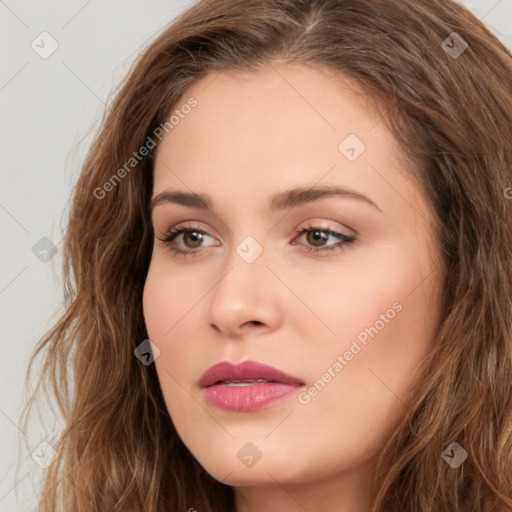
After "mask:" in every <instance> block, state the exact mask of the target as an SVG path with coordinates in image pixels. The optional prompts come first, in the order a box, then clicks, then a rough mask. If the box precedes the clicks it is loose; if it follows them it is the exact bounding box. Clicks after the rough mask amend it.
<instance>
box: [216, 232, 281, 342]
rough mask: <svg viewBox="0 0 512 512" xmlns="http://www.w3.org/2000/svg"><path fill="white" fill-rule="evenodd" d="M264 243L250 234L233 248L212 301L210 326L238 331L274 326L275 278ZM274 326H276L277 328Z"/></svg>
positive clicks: (276, 302)
mask: <svg viewBox="0 0 512 512" xmlns="http://www.w3.org/2000/svg"><path fill="white" fill-rule="evenodd" d="M267 256H268V254H267V252H266V251H265V250H264V248H263V243H260V242H259V241H258V240H256V237H254V236H251V235H248V236H245V237H244V238H242V240H241V241H240V242H238V243H236V244H234V245H233V247H232V250H231V253H230V254H229V256H227V257H226V259H225V261H224V262H223V265H222V271H221V272H220V275H221V277H220V278H219V280H218V281H217V284H216V285H215V286H214V288H213V290H212V294H211V295H210V300H209V306H208V309H209V315H210V319H209V321H210V324H214V325H216V326H217V327H218V328H219V329H220V330H222V331H226V332H227V331H236V329H238V328H239V327H240V326H241V325H243V324H246V323H247V322H258V323H259V324H266V325H267V326H270V325H274V324H275V323H276V321H277V319H278V316H279V314H278V311H277V309H276V308H278V302H279V301H277V300H276V297H275V292H276V287H275V286H271V283H270V282H269V280H272V279H275V277H274V276H273V274H272V272H270V270H269V269H268V268H267V263H268V258H267ZM274 326H275V325H274Z"/></svg>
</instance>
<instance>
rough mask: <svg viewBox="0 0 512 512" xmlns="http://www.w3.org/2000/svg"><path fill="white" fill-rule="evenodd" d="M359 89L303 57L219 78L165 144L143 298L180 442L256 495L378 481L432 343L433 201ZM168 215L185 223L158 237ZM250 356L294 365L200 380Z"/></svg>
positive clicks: (203, 85)
mask: <svg viewBox="0 0 512 512" xmlns="http://www.w3.org/2000/svg"><path fill="white" fill-rule="evenodd" d="M190 98H195V100H196V101H197V104H195V102H193V100H190ZM361 98H362V97H358V96H355V95H354V94H353V93H351V92H350V91H349V89H348V88H347V83H346V82H345V81H344V80H342V79H341V78H339V77H338V78H334V77H333V76H331V75H328V74H327V73H326V74H324V73H322V72H320V71H317V70H313V69H312V68H307V67H302V66H291V65H285V64H279V65H278V64H273V65H272V67H270V66H269V67H266V68H265V69H264V70H262V71H260V72H257V73H250V74H234V73H233V74H232V73H226V74H220V75H215V76H214V75H209V76H207V77H206V78H204V79H202V80H201V81H199V82H196V83H195V84H194V85H193V87H191V88H190V89H189V90H188V91H187V93H186V94H185V95H184V97H183V99H182V100H181V101H180V103H179V104H178V105H177V106H176V107H175V109H177V110H179V115H178V117H176V118H175V119H174V122H173V128H172V129H171V130H169V132H168V133H165V135H164V137H163V139H162V141H161V144H160V146H159V149H158V153H157V157H156V160H155V167H154V190H153V198H156V197H157V196H159V198H160V199H159V200H158V201H157V202H156V204H155V205H154V207H153V210H152V222H153V226H154V231H155V242H154V248H153V255H152V259H151V264H150V267H149V272H148V275H147V280H146V283H145V288H144V299H143V302H144V304H143V306H144V316H145V322H146V326H147V332H148V336H149V338H150V339H151V341H152V342H153V343H154V344H155V345H156V346H157V347H158V348H159V350H160V355H159V356H158V357H157V358H156V360H155V364H156V370H157V373H158V377H159V380H160V385H161V388H162V392H163V395H164V398H165V401H166V404H167V408H168V410H169V413H170V416H171V418H172V421H173V423H174V425H175V427H176V430H177V432H178V434H179V435H180V437H181V439H182V440H183V442H184V443H185V445H186V446H187V447H188V449H189V450H190V451H191V453H192V454H193V455H194V456H195V457H196V459H197V460H198V461H199V462H200V464H201V465H202V466H203V467H204V468H205V469H206V470H207V471H208V472H209V473H210V474H211V475H212V476H213V477H215V478H216V479H217V480H220V481H223V482H225V483H227V484H229V485H234V486H237V487H240V488H246V492H247V493H248V494H247V495H249V494H250V492H251V490H250V489H249V488H250V487H251V486H252V489H254V486H262V485H267V484H268V485H275V484H276V483H279V484H281V485H284V484H289V485H290V486H292V484H301V485H300V486H297V489H299V488H304V487H303V486H304V485H305V484H306V483H308V482H311V481H312V480H315V481H317V482H320V481H323V482H328V481H333V482H334V481H336V482H337V484H336V485H337V489H341V488H342V485H343V484H342V483H343V482H346V483H347V489H348V488H349V487H348V482H350V489H354V488H355V487H354V485H355V482H362V481H364V482H365V485H366V486H368V485H369V480H368V474H369V473H371V469H372V468H373V467H374V465H375V458H376V457H377V456H378V454H379V451H380V450H381V448H382V445H383V443H384V442H385V441H386V440H387V439H388V438H389V436H390V433H391V432H392V429H393V425H394V422H395V421H396V420H397V418H398V417H399V416H400V415H402V414H404V412H405V411H406V408H407V407H408V403H407V402H408V396H409V395H408V393H409V392H410V389H411V384H412V382H413V378H414V377H415V371H417V369H418V367H419V364H420V363H421V362H422V360H423V359H424V358H425V356H426V355H427V353H428V352H429V351H430V350H431V343H432V338H433V336H434V332H435V328H436V323H437V320H438V315H439V309H440V306H439V304H440V295H439V293H440V290H439V291H438V288H437V287H436V285H437V284H439V282H440V281H439V273H438V270H437V268H438V267H437V265H436V262H438V261H439V260H438V259H437V258H438V257H439V254H438V252H437V245H436V244H435V242H434V241H433V239H431V238H430V236H431V230H432V225H431V219H432V211H431V209H430V206H429V204H428V202H427V199H426V198H425V197H424V195H423V194H422V192H421V191H420V190H419V189H418V188H417V187H416V186H414V185H413V184H412V183H411V182H410V181H409V180H408V179H407V174H406V173H407V171H406V170H405V169H404V168H403V167H402V165H401V164H400V163H399V159H398V149H397V148H396V146H395V142H394V139H393V137H392V136H391V134H390V132H388V131H387V129H386V128H385V123H384V122H383V121H382V119H381V116H380V115H379V114H378V113H376V112H374V111H372V110H371V109H369V108H367V107H366V106H365V104H364V103H363V102H362V99H361ZM187 101H189V104H192V103H194V104H195V106H194V108H184V109H180V106H182V105H185V104H187ZM175 115H176V114H175ZM178 118H179V121H176V119H178ZM327 188H330V189H332V190H334V189H335V188H336V189H339V191H341V192H340V193H336V194H335V193H332V194H326V193H324V192H325V190H327ZM343 190H345V192H343ZM349 191H350V193H349ZM176 192H180V193H181V194H182V195H181V196H179V197H178V196H174V200H172V197H171V196H170V195H168V196H167V197H166V196H165V195H161V194H163V193H169V194H171V193H172V194H175V193H176ZM189 194H193V195H200V196H202V199H203V200H204V201H207V202H208V205H209V206H208V207H204V206H205V203H204V202H202V201H196V200H192V199H191V198H188V195H189ZM170 228H187V229H188V230H189V232H187V233H184V234H183V233H182V234H178V235H177V236H176V237H175V238H174V240H172V241H171V242H169V243H168V244H167V245H166V244H165V243H164V242H162V241H160V239H164V238H165V237H166V235H167V232H168V231H169V229H170ZM302 230H309V231H305V232H304V233H302V234H299V232H300V231H302ZM329 231H331V232H332V233H330V232H329ZM173 249H177V250H180V251H186V254H182V253H175V252H173ZM315 250H316V251H318V252H316V253H315V252H314V251H315ZM248 360H250V361H253V362H257V363H260V364H262V365H268V366H270V367H273V368H274V369H277V370H280V371H281V372H284V373H285V374H287V375H288V376H289V377H290V376H291V377H292V379H288V380H287V379H286V378H285V377H283V376H282V375H278V374H276V373H275V372H273V371H271V370H270V371H269V370H268V369H266V370H262V369H261V368H260V367H258V366H257V365H256V366H255V365H252V366H251V365H248V366H247V367H245V368H242V369H239V370H238V371H237V370H236V369H233V368H232V367H231V370H232V373H229V372H228V373H226V372H227V370H226V368H227V366H229V365H225V366H223V365H221V367H219V368H218V371H213V373H210V375H209V377H210V378H209V379H208V381H207V382H206V381H204V380H203V381H202V380H201V379H202V376H203V374H205V372H206V371H207V370H208V369H209V368H210V367H212V366H214V365H217V364H218V363H221V362H229V363H233V364H234V365H236V364H237V363H240V362H244V361H248ZM257 380H261V381H262V382H259V383H258V382H255V381H257ZM225 381H231V382H230V383H229V382H225ZM207 384H209V387H203V386H206V385H207ZM289 488H290V489H291V488H292V487H289ZM297 492H298V491H297Z"/></svg>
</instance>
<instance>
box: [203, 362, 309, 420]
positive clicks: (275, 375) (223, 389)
mask: <svg viewBox="0 0 512 512" xmlns="http://www.w3.org/2000/svg"><path fill="white" fill-rule="evenodd" d="M256 380H264V381H268V382H254V383H251V382H246V383H245V384H243V383H244V381H256ZM224 381H231V382H233V383H238V384H239V385H228V383H227V382H224ZM199 385H200V386H201V387H202V388H203V393H204V395H205V398H206V399H207V400H208V402H209V403H211V404H212V405H214V406H216V407H218V408H220V409H223V410H226V411H236V412H247V411H255V410H257V409H261V408H263V407H267V406H269V405H271V404H273V403H275V402H277V401H279V400H283V399H284V398H286V397H288V396H289V395H291V394H293V393H296V392H297V390H298V389H299V388H300V387H301V386H304V382H303V381H301V380H300V379H298V378H297V377H293V376H291V375H288V374H287V373H284V372H282V371H280V370H278V369H277V368H273V367H272V366H267V365H265V364H261V363H258V362H256V361H243V362H241V363H238V364H234V363H230V362H228V361H223V362H221V363H218V364H216V365H214V366H212V367H211V368H209V369H208V370H207V371H206V372H205V373H204V374H203V376H202V377H201V379H200V381H199Z"/></svg>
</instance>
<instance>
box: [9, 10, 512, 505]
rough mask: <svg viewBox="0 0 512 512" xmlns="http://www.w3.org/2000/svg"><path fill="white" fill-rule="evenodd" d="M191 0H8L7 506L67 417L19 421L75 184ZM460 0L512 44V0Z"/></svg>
mask: <svg viewBox="0 0 512 512" xmlns="http://www.w3.org/2000/svg"><path fill="white" fill-rule="evenodd" d="M193 3H194V2H192V1H191V0H187V1H184V0H151V1H150V2H140V1H135V0H123V1H122V2H121V0H117V1H113V0H110V1H105V0H102V1H100V0H72V1H68V2H56V1H46V2H36V1H35V0H31V1H27V0H5V1H4V0H1V1H0V39H1V44H2V47H3V48H4V50H3V51H2V66H1V69H0V106H1V112H0V119H1V124H0V126H1V146H0V151H1V162H2V167H1V169H2V173H1V180H2V186H1V189H0V225H1V228H2V238H3V243H2V253H1V254H2V265H1V266H0V308H1V311H2V316H1V322H2V324H1V332H2V333H3V335H2V342H1V343H2V345H1V357H0V365H1V369H0V432H1V433H2V435H1V436H0V510H1V511H2V512H20V511H30V510H34V508H35V505H36V490H37V487H36V486H37V484H38V482H39V480H40V478H41V476H42V472H43V471H44V468H43V467H41V464H39V463H37V462H36V460H37V457H35V456H34V453H37V449H38V447H39V446H41V443H44V442H45V441H46V440H47V439H49V438H50V437H51V436H52V435H54V434H55V433H56V432H57V431H58V429H59V427H61V426H62V425H61V424H60V422H59V421H58V419H55V417H54V416H52V415H51V414H50V413H49V411H48V410H47V409H46V408H43V409H42V411H41V421H40V423H37V422H34V424H31V425H32V426H31V431H29V432H24V431H22V429H21V426H20V421H19V420H20V412H21V409H22V406H23V404H24V400H25V394H24V377H25V372H26V368H27V364H28V359H29V355H30V353H31V351H32V349H33V347H34V346H35V344H36V343H37V341H38V340H39V339H40V337H41V336H42V335H43V334H44V332H45V331H46V330H47V329H48V328H49V327H50V325H51V323H52V321H53V320H55V319H56V318H57V312H59V311H61V309H60V303H61V301H62V289H61V283H60V265H61V262H62V259H61V252H62V251H61V250H60V249H61V247H62V235H63V231H64V230H65V227H66V226H65V219H66V217H65V214H66V213H67V211H68V209H67V204H68V203H67V201H68V197H69V194H70V191H71V187H72V185H73V183H74V182H75V181H76V178H77V176H78V173H79V171H80V165H81V162H82V160H83V157H84V155H85V152H86V150H87V147H88V145H89V143H90V141H91V138H92V135H93V133H94V131H95V129H96V128H97V126H98V122H99V119H100V115H101V113H102V111H103V109H104V106H105V102H106V100H107V97H108V94H109V93H110V91H111V89H112V87H113V86H114V85H116V84H117V83H118V82H119V80H120V79H121V78H122V76H123V75H124V73H125V72H126V71H127V69H128V67H129V65H130V64H131V63H132V61H133V60H134V58H135V57H136V55H137V53H138V52H139V51H140V50H141V49H142V48H143V47H144V46H145V45H146V44H147V43H148V42H150V41H151V39H152V38H153V37H154V36H155V35H156V34H157V33H158V32H160V30H161V29H163V28H164V26H165V25H167V23H168V22H170V21H171V20H172V19H174V18H175V17H176V16H177V15H178V14H179V13H180V12H182V11H183V10H185V9H187V8H188V7H189V6H190V5H192V4H193ZM461 3H462V4H463V5H464V6H466V7H467V8H469V9H470V10H471V11H472V12H473V13H474V14H475V15H476V16H477V17H478V18H479V19H481V20H482V21H483V22H484V23H485V24H486V25H487V26H488V27H489V28H490V30H491V31H492V32H493V33H494V34H496V35H497V36H498V37H499V38H500V39H501V41H502V42H503V43H504V44H505V45H506V46H507V47H509V48H511V49H512V0H464V1H462V2H461ZM25 444H27V445H28V446H29V448H30V449H29V450H27V449H26V448H25ZM18 461H19V465H18ZM43 465H44V464H43Z"/></svg>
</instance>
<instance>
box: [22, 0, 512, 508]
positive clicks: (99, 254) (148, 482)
mask: <svg viewBox="0 0 512 512" xmlns="http://www.w3.org/2000/svg"><path fill="white" fill-rule="evenodd" d="M454 31H455V32H457V33H458V34H459V35H460V36H461V37H462V38H463V39H464V40H465V41H466V42H467V44H468V48H467V49H466V50H465V51H464V52H463V53H462V54H460V55H459V56H455V55H453V54H450V52H449V51H448V49H449V48H447V46H446V43H443V41H449V43H450V44H448V47H453V46H454V43H453V42H452V41H453V39H447V38H449V37H453V36H451V34H452V32H454ZM276 60H280V61H285V62H290V63H291V62H294V63H300V64H303V65H307V66H311V67H318V68H323V69H328V70H331V71H334V72H336V73H339V74H340V76H343V77H345V78H347V79H349V80H351V81H352V82H353V83H355V84H357V86H358V88H359V90H360V91H361V93H362V94H364V96H365V97H366V98H367V99H368V101H370V102H372V105H374V106H375V108H376V109H378V110H379V111H380V112H381V113H382V116H383V117H382V122H384V123H386V125H387V126H388V128H389V129H390V130H391V132H392V133H393V135H394V136H395V137H396V139H397V141H398V142H399V144H400V147H401V148H402V151H403V158H404V160H405V161H406V162H407V163H408V168H409V169H410V176H411V177H412V178H414V180H416V182H417V184H418V185H419V186H421V187H422V188H423V189H424V190H425V191H426V192H427V194H428V196H429V198H430V201H431V203H432V205H433V207H434V210H435V219H434V220H435V227H436V232H437V243H438V244H439V249H440V252H441V254H442V257H443V259H444V263H445V265H446V275H445V277H444V278H443V279H444V281H443V288H444V290H445V293H444V303H443V311H442V321H441V323H440V325H439V329H438V333H437V336H436V337H435V340H434V342H433V347H432V351H431V353H430V354H429V358H428V361H427V364H425V370H424V373H423V374H422V379H421V383H420V385H419V386H418V387H417V389H414V396H413V400H412V402H411V406H410V409H409V410H408V411H407V412H406V413H405V414H404V417H403V418H401V419H400V422H399V424H398V428H397V429H396V431H395V432H393V434H392V435H391V437H390V439H389V441H388V442H387V443H386V445H385V447H383V449H382V453H381V454H380V458H379V461H378V464H377V467H376V480H375V482H374V485H375V486H374V489H376V492H375V500H374V505H373V508H372V512H377V511H385V512H396V511H398V510H400V511H404V512H427V511H429V512H445V511H446V512H496V511H499V512H501V511H505V510H507V511H508V510H512V265H511V255H512V200H511V199H510V198H511V197H512V189H511V188H510V187H512V172H511V170H512V55H511V53H510V51H509V50H508V49H507V48H505V47H504V46H503V44H501V43H500V41H499V40H498V39H497V38H496V37H495V36H494V35H493V34H492V33H491V32H490V31H489V30H488V29H487V28H486V27H485V26H484V25H483V24H482V22H480V21H479V20H478V19H477V18H475V17H474V16H473V15H472V14H471V13H470V12H469V11H468V10H466V9H465V8H463V7H462V6H460V5H459V4H457V3H455V2H454V1H451V0H428V1H417V0H325V1H316V2H315V1H313V2H308V1H301V0H209V1H201V2H198V3H197V4H195V5H194V6H192V7H191V8H190V9H188V10H187V11H185V12H183V13H182V14H181V15H180V16H179V17H178V18H177V19H175V20H174V21H173V22H172V23H171V24H170V25H168V27H167V28H166V29H165V30H164V31H163V32H162V33H161V34H160V35H158V37H156V39H154V41H152V42H151V44H149V45H148V46H147V47H146V48H145V49H144V51H143V52H142V53H141V55H140V56H139V57H138V58H137V60H136V62H135V63H134V64H133V65H132V67H131V69H130V70H129V72H128V74H127V76H126V78H125V80H123V82H122V83H121V84H120V86H119V87H118V88H117V89H116V90H115V91H113V94H112V97H111V101H109V104H108V107H107V109H106V111H105V113H104V115H103V118H102V119H101V123H100V127H99V130H98V132H97V135H96V137H95V139H94V141H93V143H92V145H91V147H90V150H89V152H88V155H87V157H86V159H85V162H84V164H83V169H82V171H81V174H80V176H79V179H78V181H77V183H76V187H75V189H74V192H73V196H72V205H71V206H72V207H71V211H70V215H69V225H68V229H67V231H66V234H65V239H64V245H63V251H64V254H63V256H64V263H63V280H64V283H63V288H64V303H65V313H64V314H63V315H62V316H61V317H60V318H59V319H58V321H57V322H56V323H55V325H54V326H53V327H52V328H51V330H50V331H49V332H47V333H46V334H45V335H44V337H43V338H42V339H41V340H40V341H39V343H38V345H37V346H36V347H35V349H34V352H33V354H32V358H31V360H30V364H29V367H28V370H27V379H28V378H29V376H30V373H31V369H32V364H33V362H34V360H35V359H36V358H37V357H40V356H43V355H44V360H43V362H44V365H43V369H42V371H41V373H40V376H39V377H40V378H39V381H38V383H40V384H42V386H41V389H45V390H46V392H47V393H51V394H52V396H55V398H56V399H57V403H58V406H59V410H60V412H61V414H62V415H63V421H64V428H63V430H62V432H60V433H59V435H56V436H54V437H55V439H52V440H51V441H50V444H52V445H53V447H54V448H55V449H56V450H57V456H56V459H55V461H54V463H53V464H52V465H51V466H50V467H49V468H48V469H47V470H46V473H45V477H44V481H43V483H42V489H41V496H40V503H39V511H40V512H57V511H59V512H60V511H67V512H68V511H73V512H91V511H95V512H97V511H109V512H122V511H123V512H124V511H126V512H136V511H137V512H140V511H142V510H144V511H145V512H170V511H173V512H174V511H185V510H188V509H190V508H192V507H193V508H195V509H197V510H198V511H199V512H226V511H234V509H235V506H234V491H233V488H232V487H229V486H227V485H225V484H223V483H221V482H218V481H216V480H214V479H213V478H212V477H211V476H210V475H209V474H207V473H206V471H205V470H204V469H203V468H202V467H201V465H200V464H199V463H198V462H197V461H196V460H195V459H194V457H193V456H192V455H191V454H190V452H189V451H188V449H187V448H186V447H185V446H184V444H183V443H182V442H181V440H180V438H179V437H178V435H177V433H176V430H175V429H174V426H173V424H172V421H171V419H170V417H169V414H168V412H167V409H166V407H165V403H164V400H163V397H162V393H161V389H160V386H159V383H158V379H157V375H156V371H155V367H154V365H150V366H145V365H143V364H141V362H140V361H139V360H138V359H137V358H136V357H135V356H134V349H135V348H136V347H137V346H138V345H139V344H140V343H141V342H142V340H144V339H146V338H147V332H146V329H145V323H144V318H143V311H142V291H143V286H144V282H145V277H146V274H147V270H148V267H149V262H150V259H151V251H152V246H153V236H154V234H153V232H152V226H151V222H150V215H149V200H150V197H151V193H152V185H153V161H154V158H153V157H154V152H155V149H152V150H151V151H150V153H149V155H148V156H147V157H145V158H144V159H141V161H140V162H138V163H137V165H136V166H135V167H134V168H133V169H132V170H131V172H128V173H126V176H124V177H123V179H121V180H119V182H116V183H115V185H113V186H112V187H110V190H109V191H108V193H102V196H103V197H101V198H99V194H98V188H101V187H103V185H104V184H105V183H106V182H108V181H109V180H110V179H111V178H112V176H113V174H114V173H116V170H118V169H120V168H122V167H123V165H124V164H125V163H126V162H127V161H128V160H129V159H130V158H131V156H132V154H133V152H134V151H136V150H137V149H138V148H140V147H141V146H143V145H144V144H145V141H147V137H148V136H151V134H153V133H154V130H155V129H156V128H157V127H158V126H160V125H161V124H162V123H165V122H166V120H167V119H168V118H169V115H170V114H171V112H172V110H173V109H175V108H176V107H177V106H179V103H180V101H181V100H182V98H184V97H186V95H185V93H186V91H187V88H188V87H189V86H190V85H192V84H193V83H194V82H196V81H197V80H199V79H200V78H202V77H204V76H205V75H207V74H210V73H211V74H212V75H211V76H212V77H214V76H215V73H217V72H223V71H238V70H240V71H254V70H258V69H260V68H261V67H262V66H266V65H272V62H274V61H276ZM34 401H35V393H34V395H32V396H31V397H30V400H29V401H28V403H27V405H26V406H25V409H24V414H26V412H28V411H29V410H30V409H31V407H32V405H33V403H34ZM27 419H28V418H27ZM454 441H456V442H458V443H459V444H460V445H461V446H462V447H463V448H464V449H465V450H466V451H467V453H468V458H467V459H466V460H465V461H464V462H463V464H462V465H461V466H459V467H458V468H456V469H453V468H451V467H450V466H449V465H448V464H447V463H446V462H445V461H444V460H443V458H442V457H441V454H442V452H443V451H444V450H445V449H446V448H447V446H449V445H450V444H451V443H452V442H454ZM370 484H371V483H370V482H369V488H370Z"/></svg>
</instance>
